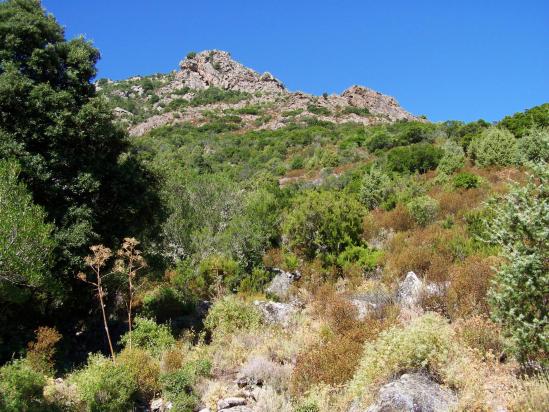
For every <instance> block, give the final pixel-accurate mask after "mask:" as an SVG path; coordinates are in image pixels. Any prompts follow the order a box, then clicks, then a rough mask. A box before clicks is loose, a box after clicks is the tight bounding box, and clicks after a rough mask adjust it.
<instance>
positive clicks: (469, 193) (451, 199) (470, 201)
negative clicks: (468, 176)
mask: <svg viewBox="0 0 549 412" xmlns="http://www.w3.org/2000/svg"><path fill="white" fill-rule="evenodd" d="M433 197H434V198H435V199H436V200H438V203H439V216H440V217H442V216H446V215H454V216H456V217H458V218H459V217H461V216H462V215H463V213H465V212H467V211H468V210H471V209H472V208H475V207H477V206H478V205H479V204H480V203H481V202H482V201H483V200H485V199H486V197H487V191H486V189H484V188H477V189H469V190H460V191H455V192H440V193H438V194H436V195H433Z"/></svg>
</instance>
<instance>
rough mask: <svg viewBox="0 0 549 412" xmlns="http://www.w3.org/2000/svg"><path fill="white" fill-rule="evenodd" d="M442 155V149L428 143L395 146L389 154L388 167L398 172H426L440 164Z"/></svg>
mask: <svg viewBox="0 0 549 412" xmlns="http://www.w3.org/2000/svg"><path fill="white" fill-rule="evenodd" d="M442 155H443V151H442V149H439V148H437V147H435V146H433V145H431V144H426V143H418V144H413V145H410V146H403V147H395V148H394V149H392V150H391V151H389V153H388V154H387V168H388V170H390V171H393V172H397V173H410V172H411V173H413V172H419V173H425V172H427V171H429V170H432V169H435V168H436V167H437V166H438V163H439V161H440V159H441V157H442Z"/></svg>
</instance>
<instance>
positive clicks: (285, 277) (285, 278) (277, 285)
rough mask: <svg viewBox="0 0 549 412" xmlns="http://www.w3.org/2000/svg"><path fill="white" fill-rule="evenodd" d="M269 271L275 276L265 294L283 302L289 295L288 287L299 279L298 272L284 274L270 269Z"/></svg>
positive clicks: (275, 269) (284, 272)
mask: <svg viewBox="0 0 549 412" xmlns="http://www.w3.org/2000/svg"><path fill="white" fill-rule="evenodd" d="M271 271H272V272H273V273H274V274H275V276H274V277H273V279H272V280H271V282H270V283H269V285H268V286H267V287H266V288H265V292H267V294H270V295H273V296H276V297H277V298H278V299H281V300H285V299H287V298H288V297H289V295H290V287H291V285H292V283H294V282H295V281H296V280H299V278H301V274H300V273H299V272H298V271H294V272H286V271H285V270H282V269H278V268H272V269H271Z"/></svg>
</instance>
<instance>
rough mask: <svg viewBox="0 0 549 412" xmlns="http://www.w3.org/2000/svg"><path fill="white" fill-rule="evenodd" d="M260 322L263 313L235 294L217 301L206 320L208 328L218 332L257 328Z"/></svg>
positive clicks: (205, 324)
mask: <svg viewBox="0 0 549 412" xmlns="http://www.w3.org/2000/svg"><path fill="white" fill-rule="evenodd" d="M260 324H261V314H260V313H259V312H258V311H257V309H256V308H254V307H253V306H251V305H249V304H247V303H245V302H243V301H242V300H240V299H239V298H237V297H235V296H233V295H229V296H226V297H225V298H223V299H220V300H218V301H216V302H215V303H214V304H213V306H212V307H211V308H210V310H209V311H208V316H207V317H206V319H205V321H204V326H205V327H206V329H208V330H209V331H210V332H212V333H216V334H227V333H232V332H234V331H237V330H239V329H255V328H257V327H258V326H259V325H260Z"/></svg>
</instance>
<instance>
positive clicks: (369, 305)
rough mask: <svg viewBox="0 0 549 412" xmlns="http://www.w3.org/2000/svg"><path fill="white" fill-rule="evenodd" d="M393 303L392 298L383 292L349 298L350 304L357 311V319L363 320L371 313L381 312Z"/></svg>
mask: <svg viewBox="0 0 549 412" xmlns="http://www.w3.org/2000/svg"><path fill="white" fill-rule="evenodd" d="M392 302H393V296H391V295H390V294H388V293H386V292H384V291H374V292H369V293H361V294H359V295H354V296H353V297H352V298H351V303H352V304H353V305H355V307H356V308H357V310H358V319H359V320H364V319H365V318H366V316H368V315H370V314H371V313H375V312H378V311H381V310H382V309H383V308H384V307H385V306H387V305H389V304H390V303H392Z"/></svg>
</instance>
